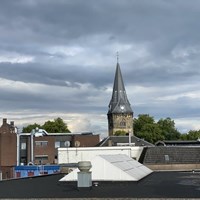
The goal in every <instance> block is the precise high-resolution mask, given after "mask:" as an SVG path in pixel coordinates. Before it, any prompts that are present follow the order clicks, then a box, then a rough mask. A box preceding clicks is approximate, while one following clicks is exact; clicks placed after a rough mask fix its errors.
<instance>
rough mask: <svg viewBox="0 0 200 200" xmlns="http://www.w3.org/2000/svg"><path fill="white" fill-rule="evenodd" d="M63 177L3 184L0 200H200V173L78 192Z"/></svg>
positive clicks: (103, 185)
mask: <svg viewBox="0 0 200 200" xmlns="http://www.w3.org/2000/svg"><path fill="white" fill-rule="evenodd" d="M63 176H64V174H56V175H48V176H40V177H35V178H26V179H17V180H9V181H1V182H0V198H9V199H12V198H18V199H22V198H23V199H28V198H35V199H40V198H46V199H59V198H66V199H71V198H79V199H84V198H87V199H91V198H97V199H98V198H104V199H105V198H106V199H113V198H118V199H120V198H133V199H134V198H147V199H148V198H158V199H161V198H162V199H167V198H172V199H174V198H184V199H189V198H191V199H192V198H200V173H199V172H153V173H152V174H151V175H149V176H147V177H146V178H144V179H142V180H140V181H139V182H132V181H128V182H121V181H120V182H112V181H109V182H105V181H104V182H98V186H92V188H90V189H80V190H78V189H77V182H59V180H60V179H61V178H62V177H63Z"/></svg>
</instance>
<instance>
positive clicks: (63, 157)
mask: <svg viewBox="0 0 200 200" xmlns="http://www.w3.org/2000/svg"><path fill="white" fill-rule="evenodd" d="M142 150H143V147H133V146H116V147H77V148H58V164H66V163H77V162H79V161H91V160H92V159H93V158H94V157H95V156H96V155H110V154H112V155H113V154H125V155H127V156H129V157H130V158H134V159H136V160H138V159H139V157H140V154H141V152H142Z"/></svg>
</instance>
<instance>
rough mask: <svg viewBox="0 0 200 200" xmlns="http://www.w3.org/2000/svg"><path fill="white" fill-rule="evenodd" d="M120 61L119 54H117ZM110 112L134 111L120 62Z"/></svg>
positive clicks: (117, 67)
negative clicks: (127, 93) (128, 96)
mask: <svg viewBox="0 0 200 200" xmlns="http://www.w3.org/2000/svg"><path fill="white" fill-rule="evenodd" d="M117 61H118V55H117ZM109 113H133V111H132V109H131V106H130V103H129V101H128V98H127V95H126V90H125V87H124V82H123V78H122V73H121V69H120V65H119V62H117V66H116V72H115V79H114V85H113V93H112V98H111V100H110V104H109V111H108V114H109Z"/></svg>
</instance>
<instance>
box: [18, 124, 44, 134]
mask: <svg viewBox="0 0 200 200" xmlns="http://www.w3.org/2000/svg"><path fill="white" fill-rule="evenodd" d="M37 127H38V128H42V126H41V125H39V124H36V123H34V124H30V125H28V126H26V127H23V129H22V132H23V133H30V132H31V131H32V130H33V129H36V128H37Z"/></svg>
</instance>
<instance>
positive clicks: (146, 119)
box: [133, 114, 155, 134]
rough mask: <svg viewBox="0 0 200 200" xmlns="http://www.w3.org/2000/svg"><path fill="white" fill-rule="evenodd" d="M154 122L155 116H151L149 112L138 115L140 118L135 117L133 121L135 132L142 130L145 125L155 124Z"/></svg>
mask: <svg viewBox="0 0 200 200" xmlns="http://www.w3.org/2000/svg"><path fill="white" fill-rule="evenodd" d="M154 122H155V121H154V118H153V117H151V116H149V115H148V114H141V115H138V119H134V121H133V124H134V126H133V129H134V133H135V134H137V133H138V132H139V131H141V130H142V128H143V126H144V125H146V124H153V123H154Z"/></svg>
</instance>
